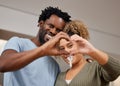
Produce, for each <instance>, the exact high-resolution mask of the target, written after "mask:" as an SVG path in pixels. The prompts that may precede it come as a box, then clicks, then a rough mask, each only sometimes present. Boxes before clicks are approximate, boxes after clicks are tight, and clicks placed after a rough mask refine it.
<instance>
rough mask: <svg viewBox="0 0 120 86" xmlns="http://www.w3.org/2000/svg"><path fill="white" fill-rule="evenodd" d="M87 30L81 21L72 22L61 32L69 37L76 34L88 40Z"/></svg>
mask: <svg viewBox="0 0 120 86" xmlns="http://www.w3.org/2000/svg"><path fill="white" fill-rule="evenodd" d="M87 29H88V28H87V26H86V25H85V24H84V23H83V22H82V21H79V20H72V21H70V22H69V23H67V24H66V26H65V28H64V30H63V31H64V32H65V33H67V34H68V35H70V36H71V35H73V34H77V35H79V36H81V37H83V38H84V39H87V40H88V39H89V32H88V30H87Z"/></svg>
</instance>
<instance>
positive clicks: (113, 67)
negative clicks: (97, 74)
mask: <svg viewBox="0 0 120 86" xmlns="http://www.w3.org/2000/svg"><path fill="white" fill-rule="evenodd" d="M102 75H103V78H104V79H105V80H106V81H113V80H115V79H116V78H117V77H118V76H119V75H120V60H119V59H117V58H113V57H111V56H109V59H108V62H107V63H106V64H105V65H102Z"/></svg>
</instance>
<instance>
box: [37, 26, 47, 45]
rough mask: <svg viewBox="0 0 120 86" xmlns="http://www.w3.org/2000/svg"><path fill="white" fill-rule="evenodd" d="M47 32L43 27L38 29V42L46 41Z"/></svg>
mask: <svg viewBox="0 0 120 86" xmlns="http://www.w3.org/2000/svg"><path fill="white" fill-rule="evenodd" d="M46 34H47V31H46V30H44V29H42V28H41V29H40V31H39V42H40V44H44V43H45V42H46V41H45V35H46Z"/></svg>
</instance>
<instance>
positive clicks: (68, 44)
mask: <svg viewBox="0 0 120 86" xmlns="http://www.w3.org/2000/svg"><path fill="white" fill-rule="evenodd" d="M59 48H60V50H65V51H67V52H69V53H70V52H72V51H74V50H76V49H78V45H77V43H76V42H75V41H68V40H66V39H61V40H60V42H59ZM78 56H80V54H75V55H74V56H72V57H73V60H72V64H75V63H77V62H78V61H79V59H80V57H79V58H78ZM67 57H68V56H65V55H63V56H62V58H63V60H64V61H65V62H66V63H68V62H69V61H68V59H67Z"/></svg>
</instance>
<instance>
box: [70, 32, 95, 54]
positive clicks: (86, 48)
mask: <svg viewBox="0 0 120 86" xmlns="http://www.w3.org/2000/svg"><path fill="white" fill-rule="evenodd" d="M71 40H72V41H75V42H76V43H77V44H78V50H74V51H72V52H71V53H72V54H75V53H81V54H87V55H90V54H91V53H92V52H94V50H96V49H95V48H94V46H93V45H92V44H91V43H90V42H88V41H87V40H86V39H83V38H82V37H80V36H79V35H77V34H75V35H72V36H71Z"/></svg>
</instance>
